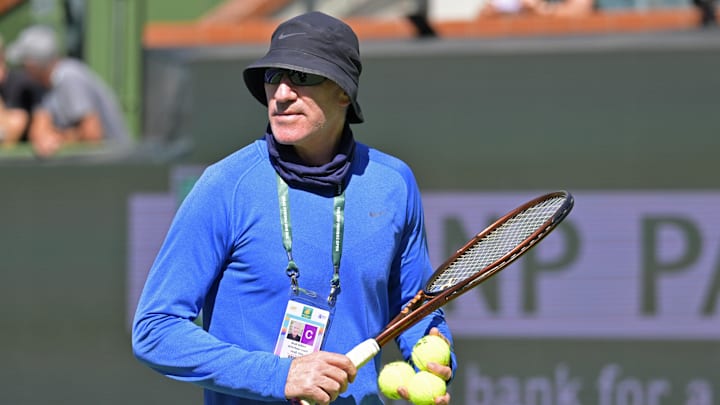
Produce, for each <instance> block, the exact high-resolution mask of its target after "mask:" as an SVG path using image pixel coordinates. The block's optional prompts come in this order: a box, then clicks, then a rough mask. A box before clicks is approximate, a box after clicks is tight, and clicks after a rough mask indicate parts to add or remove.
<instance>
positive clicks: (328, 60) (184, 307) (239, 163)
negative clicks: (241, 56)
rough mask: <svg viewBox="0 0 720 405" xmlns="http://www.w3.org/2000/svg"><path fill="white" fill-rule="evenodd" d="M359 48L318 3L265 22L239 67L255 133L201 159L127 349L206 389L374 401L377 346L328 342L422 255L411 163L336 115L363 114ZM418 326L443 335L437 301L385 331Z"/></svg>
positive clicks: (211, 400) (377, 323)
mask: <svg viewBox="0 0 720 405" xmlns="http://www.w3.org/2000/svg"><path fill="white" fill-rule="evenodd" d="M358 48H359V46H358V40H357V37H356V36H355V33H354V32H353V31H352V30H351V29H350V27H349V26H347V25H346V24H345V23H343V22H342V21H340V20H337V19H335V18H333V17H330V16H328V15H325V14H322V13H319V12H311V13H308V14H303V15H300V16H298V17H295V18H292V19H290V20H288V21H286V22H284V23H282V24H281V25H280V26H279V27H278V28H277V29H276V31H275V32H274V33H273V35H272V40H271V44H270V49H269V51H268V53H267V54H266V55H265V56H264V57H262V58H261V59H259V60H258V61H256V62H255V63H253V64H251V65H250V66H249V67H248V68H246V69H245V71H244V79H245V83H246V85H247V86H248V88H249V90H250V92H251V93H252V95H253V96H255V97H256V98H257V99H258V101H260V102H261V103H263V104H264V105H266V106H267V111H268V119H269V125H268V127H267V133H266V134H265V136H264V137H263V138H262V139H260V140H257V141H255V142H254V143H252V144H250V145H248V146H246V147H244V148H242V149H241V150H239V151H237V152H235V153H234V154H232V155H230V156H229V157H226V158H225V159H223V160H221V161H220V162H218V163H216V164H214V165H212V166H210V167H209V168H208V169H207V170H206V171H205V173H204V174H203V175H202V176H201V178H200V179H199V180H198V182H197V183H196V185H195V187H194V188H193V190H192V191H191V192H190V193H189V195H188V196H187V197H186V199H185V200H184V202H183V204H182V205H181V207H180V209H179V210H178V212H177V214H176V217H175V219H174V221H173V224H172V225H171V227H170V229H169V231H168V234H167V237H166V240H165V242H164V243H163V246H162V247H161V249H160V252H159V253H158V256H157V259H156V261H155V263H154V264H153V266H152V268H151V270H150V273H149V275H148V279H147V281H146V285H145V288H144V290H143V293H142V295H141V298H140V301H139V303H138V308H137V312H136V314H135V320H134V324H133V333H132V336H133V349H134V353H135V355H136V356H137V357H138V359H140V361H142V362H143V363H145V364H147V365H148V366H150V367H151V368H153V369H155V370H157V371H159V372H161V373H163V374H164V375H166V376H169V377H171V378H175V379H178V380H183V381H191V382H194V383H196V384H198V385H200V386H202V387H204V388H205V402H206V403H207V404H256V403H263V404H265V403H287V401H288V400H293V401H294V400H297V399H304V400H307V401H309V402H313V403H317V404H327V403H329V402H331V401H334V403H336V404H361V403H362V404H381V403H382V401H381V398H380V396H379V394H378V389H377V371H378V369H379V368H380V366H381V364H380V363H379V362H380V356H376V357H375V358H374V359H373V360H372V361H370V362H369V364H367V365H365V366H364V367H362V368H360V369H357V368H356V367H355V366H354V365H353V364H352V362H351V361H350V359H349V358H348V357H346V356H345V355H344V354H343V353H347V351H349V350H350V349H352V348H353V347H354V346H355V345H356V344H358V343H360V342H362V341H364V340H366V339H367V338H369V337H372V336H375V335H376V334H377V333H378V332H380V331H381V330H382V329H383V327H384V326H385V325H386V323H387V322H388V321H389V320H390V319H391V317H393V316H395V314H397V313H398V312H399V311H400V309H401V307H402V306H403V305H404V304H405V303H407V302H408V301H409V300H410V299H411V298H412V297H413V296H414V295H415V294H416V293H417V291H418V290H419V289H420V288H422V286H423V285H424V283H425V281H426V280H427V279H428V277H429V276H430V274H431V273H432V269H431V267H430V263H429V260H428V252H427V247H426V239H425V232H424V220H423V211H422V205H421V200H420V194H419V191H418V188H417V185H416V183H415V179H414V177H413V174H412V172H411V171H410V169H409V168H408V167H407V165H405V164H404V163H403V162H401V161H400V160H398V159H396V158H394V157H391V156H389V155H386V154H384V153H381V152H379V151H377V150H375V149H372V148H369V147H367V146H365V145H363V144H361V143H358V142H356V141H355V139H354V137H353V132H352V130H351V129H350V126H349V124H351V123H360V122H363V115H362V112H361V110H360V105H359V104H358V101H357V93H358V79H359V77H360V71H361V68H362V65H361V62H360V59H359V50H358ZM346 202H347V203H346ZM341 282H342V288H341V286H340V283H341ZM201 311H202V317H203V327H202V328H198V327H197V326H196V325H195V324H194V323H193V321H194V320H195V319H196V318H197V317H198V316H199V314H200V313H201ZM291 320H299V321H301V322H303V324H304V331H303V335H302V339H301V341H300V342H288V341H287V336H286V334H287V332H286V329H285V328H287V326H288V323H289V322H290V321H291ZM428 333H436V334H437V333H440V334H442V335H443V336H445V337H446V338H447V339H448V340H451V336H450V333H449V331H448V328H447V325H446V324H445V321H444V318H443V313H442V311H439V310H438V311H436V312H434V313H433V314H431V315H429V316H428V317H427V318H425V319H423V320H422V321H421V322H420V323H418V324H417V325H416V326H415V327H413V328H411V329H409V330H408V331H406V332H405V333H403V334H401V335H400V337H398V339H396V341H397V343H398V346H399V348H400V350H401V352H402V353H403V355H404V356H405V358H410V353H411V350H412V347H413V346H414V344H415V343H416V342H417V341H418V340H419V339H420V338H421V337H422V336H424V335H425V334H428ZM452 365H453V366H455V362H454V361H453V363H452ZM432 370H433V372H434V373H436V374H438V375H440V376H441V377H442V378H444V379H445V380H446V381H447V380H449V379H450V378H451V376H452V369H451V368H450V367H444V366H440V365H437V364H435V365H433V367H432ZM401 393H402V394H403V395H407V392H406V390H402V392H401ZM436 400H437V403H438V404H447V403H448V402H449V400H450V397H449V395H444V396H442V397H438V398H437V399H436Z"/></svg>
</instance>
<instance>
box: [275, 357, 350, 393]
mask: <svg viewBox="0 0 720 405" xmlns="http://www.w3.org/2000/svg"><path fill="white" fill-rule="evenodd" d="M356 374H357V368H356V367H355V366H354V365H353V364H352V362H351V361H350V359H349V358H348V357H347V356H344V355H342V354H337V353H329V352H322V351H321V352H316V353H311V354H309V355H307V356H301V357H297V358H295V359H293V360H292V363H290V371H289V373H288V378H287V381H286V383H285V395H286V396H287V398H304V399H306V400H309V401H312V402H315V403H317V404H319V405H324V404H327V403H329V402H331V401H334V400H335V399H336V398H337V397H338V396H339V395H340V394H341V393H343V392H345V391H346V390H347V387H348V383H349V382H352V381H353V380H354V379H355V375H356Z"/></svg>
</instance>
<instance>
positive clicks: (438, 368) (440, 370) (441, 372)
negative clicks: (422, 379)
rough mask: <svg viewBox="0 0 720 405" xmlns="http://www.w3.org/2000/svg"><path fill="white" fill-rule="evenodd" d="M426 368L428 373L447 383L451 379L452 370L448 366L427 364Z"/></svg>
mask: <svg viewBox="0 0 720 405" xmlns="http://www.w3.org/2000/svg"><path fill="white" fill-rule="evenodd" d="M426 366H427V369H428V371H429V372H431V373H433V374H435V375H436V376H438V377H440V378H442V379H443V380H445V381H449V380H450V379H451V378H452V369H451V368H450V367H448V366H443V365H440V364H438V363H434V362H429V363H428V364H427V365H426Z"/></svg>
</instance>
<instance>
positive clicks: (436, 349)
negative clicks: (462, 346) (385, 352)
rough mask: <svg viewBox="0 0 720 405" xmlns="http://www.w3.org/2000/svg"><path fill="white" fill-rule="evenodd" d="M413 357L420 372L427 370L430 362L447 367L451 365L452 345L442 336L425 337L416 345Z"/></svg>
mask: <svg viewBox="0 0 720 405" xmlns="http://www.w3.org/2000/svg"><path fill="white" fill-rule="evenodd" d="M411 357H412V361H413V364H415V367H417V368H418V369H420V370H427V364H428V363H430V362H433V363H438V364H441V365H443V366H447V365H449V364H450V345H449V344H448V343H447V342H446V341H445V339H443V338H441V337H440V336H437V335H425V336H423V337H422V338H420V340H418V342H417V343H415V346H414V347H413V350H412V355H411Z"/></svg>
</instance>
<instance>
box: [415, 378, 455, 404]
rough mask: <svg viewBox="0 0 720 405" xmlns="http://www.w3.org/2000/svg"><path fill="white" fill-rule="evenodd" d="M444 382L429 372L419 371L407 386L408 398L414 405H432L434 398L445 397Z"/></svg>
mask: <svg viewBox="0 0 720 405" xmlns="http://www.w3.org/2000/svg"><path fill="white" fill-rule="evenodd" d="M446 389H447V386H446V384H445V381H444V380H443V379H442V378H440V377H438V376H436V375H435V374H433V373H431V372H429V371H419V372H418V373H417V374H415V375H414V376H413V377H412V378H411V379H410V381H409V382H408V385H407V390H408V397H410V401H411V402H412V403H413V404H415V405H433V404H435V398H436V397H439V396H442V395H445V391H446Z"/></svg>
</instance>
